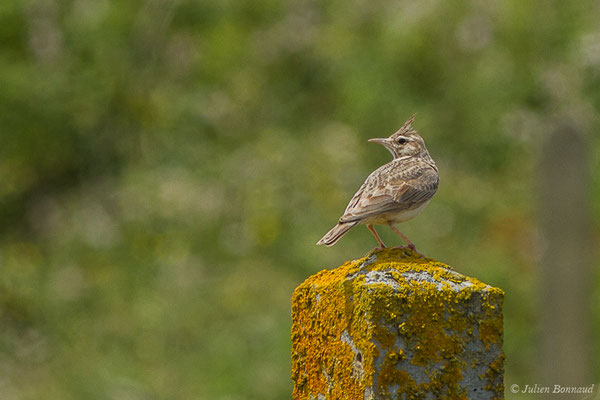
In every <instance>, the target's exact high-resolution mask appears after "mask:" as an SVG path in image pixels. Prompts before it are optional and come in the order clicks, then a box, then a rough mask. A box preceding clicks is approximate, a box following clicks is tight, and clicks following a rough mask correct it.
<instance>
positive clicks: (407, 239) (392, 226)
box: [389, 223, 418, 253]
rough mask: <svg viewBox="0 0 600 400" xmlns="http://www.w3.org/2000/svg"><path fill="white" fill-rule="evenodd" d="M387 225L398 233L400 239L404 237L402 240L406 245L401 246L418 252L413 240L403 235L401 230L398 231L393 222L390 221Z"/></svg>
mask: <svg viewBox="0 0 600 400" xmlns="http://www.w3.org/2000/svg"><path fill="white" fill-rule="evenodd" d="M389 225H390V228H392V230H393V231H394V232H396V233H397V234H398V236H400V237H401V238H402V239H404V241H405V242H406V243H408V246H403V247H408V248H409V249H411V250H412V251H414V252H415V253H418V251H417V248H416V247H415V244H414V243H413V242H411V241H410V239H409V238H407V237H406V236H404V234H403V233H402V232H400V231H399V230H398V228H396V227H395V226H394V224H392V223H390V224H389ZM400 248H402V247H400Z"/></svg>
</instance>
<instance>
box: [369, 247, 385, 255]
mask: <svg viewBox="0 0 600 400" xmlns="http://www.w3.org/2000/svg"><path fill="white" fill-rule="evenodd" d="M385 248H386V247H385V246H378V247H373V248H372V249H371V250H369V252H368V253H367V257H368V256H370V255H372V254H375V253H378V252H380V251H381V250H383V249H385Z"/></svg>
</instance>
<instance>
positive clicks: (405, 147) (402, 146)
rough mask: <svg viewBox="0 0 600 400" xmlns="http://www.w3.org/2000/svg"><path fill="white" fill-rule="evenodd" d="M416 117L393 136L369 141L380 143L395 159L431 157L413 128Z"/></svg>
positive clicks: (411, 118) (410, 119)
mask: <svg viewBox="0 0 600 400" xmlns="http://www.w3.org/2000/svg"><path fill="white" fill-rule="evenodd" d="M415 116H416V114H415V115H413V116H412V117H410V118H409V119H408V121H406V122H405V123H404V125H402V128H400V129H398V131H396V132H395V133H394V134H392V136H390V137H388V138H374V139H369V142H373V143H379V144H381V145H383V146H385V148H386V149H388V150H389V151H390V153H392V156H394V159H396V158H400V157H405V156H425V155H429V153H428V152H427V148H426V147H425V142H424V141H423V138H422V137H421V136H420V135H419V134H418V133H417V131H415V130H414V129H413V127H412V123H413V121H414V119H415Z"/></svg>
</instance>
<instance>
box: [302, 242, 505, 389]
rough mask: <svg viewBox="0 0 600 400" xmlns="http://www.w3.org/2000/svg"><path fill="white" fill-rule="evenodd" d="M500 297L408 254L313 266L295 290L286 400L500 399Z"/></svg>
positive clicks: (446, 268) (444, 267) (384, 253)
mask: <svg viewBox="0 0 600 400" xmlns="http://www.w3.org/2000/svg"><path fill="white" fill-rule="evenodd" d="M503 297H504V293H503V292H502V290H500V289H497V288H494V287H491V286H488V285H486V284H484V283H482V282H480V281H478V280H477V279H474V278H468V277H465V276H463V275H461V274H459V273H457V272H455V271H454V270H453V269H452V268H450V267H449V266H447V265H445V264H442V263H440V262H437V261H434V260H431V259H427V258H420V257H419V256H418V255H416V254H414V253H412V252H411V251H409V250H400V249H385V250H382V251H379V252H376V253H373V254H371V255H369V256H368V257H365V258H362V259H359V260H355V261H349V262H347V263H345V264H344V265H342V266H340V267H339V268H336V269H334V270H324V271H321V272H319V273H318V274H316V275H314V276H312V277H310V278H308V279H307V280H306V281H305V282H304V283H302V284H301V285H300V286H298V287H297V288H296V290H295V291H294V296H293V303H292V320H293V321H292V342H293V344H292V380H293V381H294V393H293V398H294V399H295V400H326V399H327V400H329V399H330V400H369V399H372V400H375V399H440V398H448V399H467V398H468V399H494V398H503V397H504V395H503V391H504V385H503V373H504V354H503V352H502V340H503V322H502V302H503Z"/></svg>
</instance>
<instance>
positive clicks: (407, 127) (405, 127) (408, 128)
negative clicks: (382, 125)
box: [396, 113, 417, 134]
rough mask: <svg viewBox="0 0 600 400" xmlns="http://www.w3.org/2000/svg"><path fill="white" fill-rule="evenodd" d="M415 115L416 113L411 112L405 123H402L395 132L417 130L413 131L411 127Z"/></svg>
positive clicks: (405, 132)
mask: <svg viewBox="0 0 600 400" xmlns="http://www.w3.org/2000/svg"><path fill="white" fill-rule="evenodd" d="M416 116H417V114H416V113H415V114H413V115H412V116H411V117H410V118H409V119H408V120H407V121H406V122H405V123H404V125H402V127H401V128H400V129H398V131H397V132H396V133H402V134H411V133H416V132H417V131H415V130H414V129H413V127H412V123H413V121H414V120H415V117H416Z"/></svg>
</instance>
